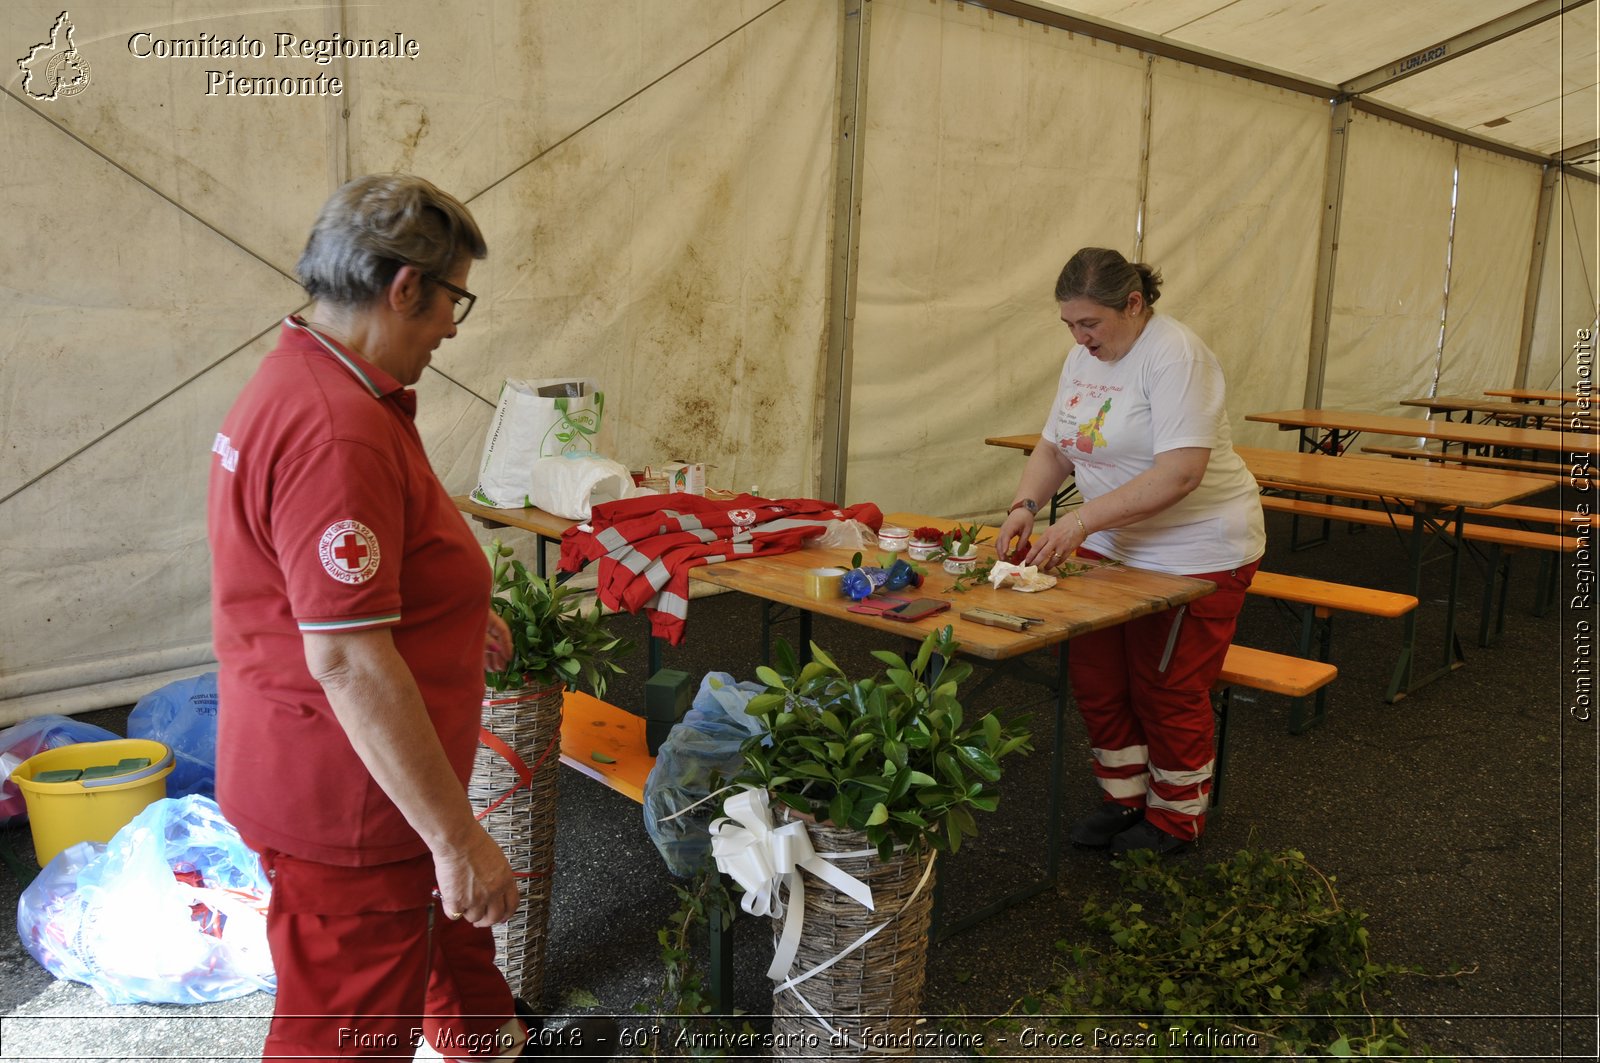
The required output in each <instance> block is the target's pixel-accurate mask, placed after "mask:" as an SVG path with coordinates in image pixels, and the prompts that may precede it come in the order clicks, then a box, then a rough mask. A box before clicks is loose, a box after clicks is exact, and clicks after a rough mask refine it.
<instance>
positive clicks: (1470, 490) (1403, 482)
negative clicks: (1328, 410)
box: [1234, 447, 1549, 702]
mask: <svg viewBox="0 0 1600 1063" xmlns="http://www.w3.org/2000/svg"><path fill="white" fill-rule="evenodd" d="M1234 449H1235V450H1236V451H1237V452H1238V454H1239V456H1240V457H1241V458H1243V459H1244V463H1245V465H1246V466H1247V467H1248V468H1249V470H1250V473H1251V475H1252V476H1254V477H1255V478H1256V480H1257V481H1259V482H1261V483H1263V484H1266V485H1270V487H1271V488H1273V489H1277V490H1282V489H1284V488H1289V489H1292V490H1293V491H1294V492H1296V493H1299V494H1307V495H1316V494H1327V495H1335V496H1340V495H1342V496H1351V495H1377V496H1378V497H1379V499H1380V500H1381V501H1382V503H1383V505H1384V508H1385V509H1387V510H1389V511H1390V512H1404V513H1409V514H1410V515H1411V518H1412V520H1411V535H1410V539H1409V546H1410V565H1411V574H1410V587H1409V588H1408V589H1409V591H1410V593H1411V594H1412V595H1413V596H1415V597H1416V599H1417V601H1418V602H1419V603H1422V602H1425V601H1426V599H1425V598H1424V596H1423V594H1422V590H1421V587H1422V555H1423V546H1424V544H1425V542H1426V541H1427V539H1428V536H1429V535H1430V534H1432V535H1434V536H1435V537H1436V538H1437V539H1438V540H1439V541H1440V542H1442V543H1443V544H1444V545H1445V546H1446V548H1447V549H1449V551H1450V593H1449V596H1448V598H1447V599H1446V604H1445V615H1444V655H1443V663H1442V665H1441V666H1440V667H1439V668H1438V669H1436V670H1434V671H1432V672H1429V673H1428V674H1427V675H1424V676H1421V677H1417V676H1416V675H1415V674H1414V664H1415V658H1416V644H1417V619H1418V618H1417V614H1418V613H1419V612H1421V611H1422V607H1421V605H1420V604H1419V606H1418V608H1416V609H1413V610H1412V611H1411V612H1410V613H1407V614H1406V621H1405V634H1404V637H1403V643H1402V647H1401V652H1400V660H1399V661H1398V663H1397V664H1396V665H1395V671H1394V676H1393V679H1392V680H1391V682H1390V685H1389V700H1390V701H1391V702H1393V701H1398V700H1400V698H1402V697H1404V696H1405V695H1406V694H1407V693H1409V692H1411V691H1413V690H1415V689H1417V688H1418V687H1420V686H1422V685H1424V684H1426V683H1429V682H1432V681H1433V680H1434V679H1437V678H1439V677H1440V676H1441V675H1444V674H1446V673H1448V672H1450V671H1451V670H1453V669H1455V668H1458V667H1460V665H1461V663H1462V662H1463V661H1464V660H1465V655H1464V654H1463V653H1462V652H1461V646H1460V642H1459V640H1458V639H1457V638H1456V633H1455V622H1456V596H1457V591H1458V589H1459V587H1460V582H1461V553H1462V549H1463V540H1462V537H1461V527H1462V523H1463V520H1464V519H1465V515H1466V511H1467V510H1468V509H1491V508H1493V507H1494V506H1500V505H1504V504H1506V503H1507V502H1512V501H1514V500H1516V499H1519V498H1526V497H1527V496H1529V495H1533V494H1537V493H1539V492H1540V491H1543V490H1545V489H1546V488H1547V487H1548V486H1549V485H1548V484H1547V483H1546V482H1545V481H1544V480H1542V479H1537V478H1534V477H1528V476H1518V475H1516V474H1515V473H1507V472H1499V471H1485V470H1478V469H1463V468H1458V467H1453V466H1440V465H1433V464H1429V463H1426V462H1417V461H1395V460H1391V459H1387V458H1363V457H1333V456H1332V455H1329V454H1302V453H1296V452H1293V451H1285V450H1266V449H1261V448H1257V447H1235V448H1234Z"/></svg>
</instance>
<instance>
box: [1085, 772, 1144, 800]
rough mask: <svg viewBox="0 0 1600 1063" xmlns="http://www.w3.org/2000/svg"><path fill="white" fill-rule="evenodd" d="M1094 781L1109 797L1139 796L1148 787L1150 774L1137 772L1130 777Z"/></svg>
mask: <svg viewBox="0 0 1600 1063" xmlns="http://www.w3.org/2000/svg"><path fill="white" fill-rule="evenodd" d="M1096 781H1097V782H1098V783H1099V784H1100V789H1102V790H1104V791H1105V792H1106V794H1107V796H1109V797H1139V796H1142V795H1143V794H1144V793H1145V792H1146V791H1148V790H1149V789H1150V776H1148V775H1144V774H1139V775H1135V776H1134V777H1133V778H1131V779H1101V778H1097V779H1096Z"/></svg>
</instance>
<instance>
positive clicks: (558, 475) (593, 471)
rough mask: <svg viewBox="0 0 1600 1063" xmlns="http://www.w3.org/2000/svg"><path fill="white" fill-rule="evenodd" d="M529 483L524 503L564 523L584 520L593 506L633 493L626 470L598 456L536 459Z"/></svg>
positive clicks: (630, 475)
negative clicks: (560, 518) (564, 519)
mask: <svg viewBox="0 0 1600 1063" xmlns="http://www.w3.org/2000/svg"><path fill="white" fill-rule="evenodd" d="M529 481H530V482H529V485H528V504H529V505H530V506H538V507H539V508H540V509H542V510H544V511H545V512H546V513H554V514H555V515H556V516H558V517H566V518H567V519H568V520H588V519H589V510H590V509H591V508H592V507H593V506H597V505H599V504H600V503H602V502H615V501H617V500H618V499H619V498H628V497H629V496H631V495H632V494H633V475H632V474H631V473H630V472H628V470H627V468H625V467H624V466H622V465H619V464H617V463H616V462H614V461H612V460H611V459H610V458H602V457H600V456H599V455H598V454H563V455H561V456H560V457H557V458H540V459H539V460H538V461H537V462H535V463H534V466H533V473H532V475H531V476H530V477H529Z"/></svg>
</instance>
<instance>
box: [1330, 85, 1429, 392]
mask: <svg viewBox="0 0 1600 1063" xmlns="http://www.w3.org/2000/svg"><path fill="white" fill-rule="evenodd" d="M1349 136H1350V145H1349V149H1348V152H1349V154H1348V156H1347V159H1346V169H1345V182H1344V194H1345V200H1344V210H1343V216H1342V219H1341V222H1340V229H1339V254H1338V261H1337V265H1336V267H1335V272H1334V284H1333V312H1332V314H1331V316H1330V318H1329V322H1328V354H1327V361H1326V365H1325V368H1324V373H1323V388H1322V405H1323V406H1324V407H1326V408H1328V409H1359V410H1373V411H1377V412H1384V413H1399V414H1403V415H1414V416H1422V415H1423V412H1424V411H1420V410H1416V409H1414V408H1412V407H1407V406H1399V405H1397V404H1396V403H1397V400H1398V399H1403V398H1410V397H1412V396H1416V395H1426V394H1428V392H1429V389H1430V388H1431V387H1432V386H1433V380H1434V372H1435V368H1436V366H1437V364H1438V349H1439V325H1440V321H1441V319H1442V315H1443V312H1444V278H1445V254H1446V249H1447V247H1448V245H1449V239H1450V189H1451V175H1452V173H1453V171H1454V167H1455V152H1454V150H1453V148H1452V145H1450V144H1449V143H1448V142H1446V141H1444V140H1441V139H1440V138H1438V137H1435V136H1431V135H1429V134H1426V133H1419V132H1417V131H1416V130H1413V129H1408V128H1406V127H1403V126H1400V125H1396V124H1395V123H1393V122H1389V121H1387V120H1384V119H1381V118H1373V117H1371V116H1368V115H1365V114H1357V115H1356V116H1355V121H1353V122H1352V123H1351V126H1350V131H1349Z"/></svg>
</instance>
